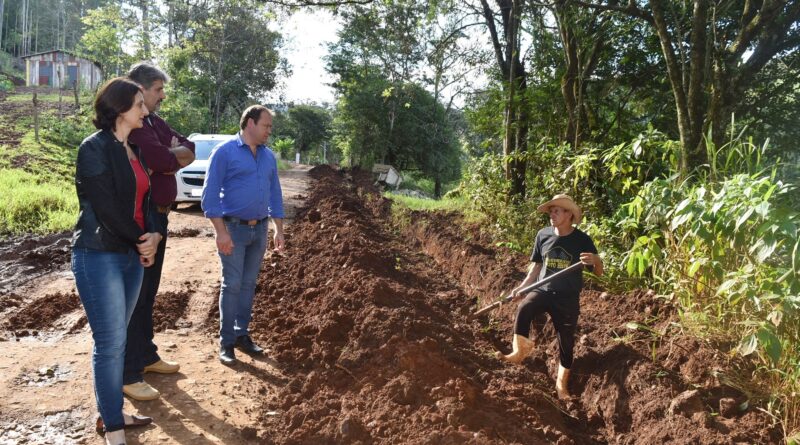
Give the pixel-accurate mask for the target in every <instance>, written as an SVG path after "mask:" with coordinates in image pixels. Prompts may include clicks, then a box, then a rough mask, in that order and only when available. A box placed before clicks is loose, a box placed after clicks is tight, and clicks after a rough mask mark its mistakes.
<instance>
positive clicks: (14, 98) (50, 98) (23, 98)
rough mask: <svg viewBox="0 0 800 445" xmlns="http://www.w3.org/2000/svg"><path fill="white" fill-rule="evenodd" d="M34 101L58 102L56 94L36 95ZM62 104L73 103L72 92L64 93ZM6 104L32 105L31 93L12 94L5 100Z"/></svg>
mask: <svg viewBox="0 0 800 445" xmlns="http://www.w3.org/2000/svg"><path fill="white" fill-rule="evenodd" d="M36 99H38V100H40V101H42V102H58V94H57V93H56V94H52V93H51V94H37V95H36ZM61 101H62V102H72V103H74V102H75V97H74V96H73V95H72V91H64V95H63V96H62V97H61ZM6 102H27V103H33V93H21V94H12V95H10V96H8V97H7V98H6Z"/></svg>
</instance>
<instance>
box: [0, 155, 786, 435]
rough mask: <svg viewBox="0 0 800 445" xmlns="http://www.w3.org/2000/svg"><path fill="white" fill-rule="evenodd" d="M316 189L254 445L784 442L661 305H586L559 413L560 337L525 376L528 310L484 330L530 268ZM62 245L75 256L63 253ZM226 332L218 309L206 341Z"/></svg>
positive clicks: (14, 318) (262, 336) (279, 283)
mask: <svg viewBox="0 0 800 445" xmlns="http://www.w3.org/2000/svg"><path fill="white" fill-rule="evenodd" d="M311 175H312V176H313V177H314V178H315V179H316V181H315V182H314V183H313V184H312V186H311V189H310V190H309V191H308V196H307V200H306V202H305V207H304V208H302V209H300V210H299V211H298V213H297V215H296V218H295V222H294V224H293V225H292V226H291V227H290V229H289V233H288V234H287V245H288V247H287V251H286V253H285V254H283V255H277V254H269V255H268V256H267V258H266V260H265V267H264V269H263V271H262V273H261V276H260V278H259V282H258V287H257V290H256V293H257V295H256V300H255V301H256V303H255V307H254V310H253V320H252V324H251V334H252V335H253V336H254V337H255V339H256V340H257V341H258V342H260V343H262V344H264V345H265V346H268V348H269V354H268V360H271V361H274V364H275V366H276V367H277V368H279V369H280V371H281V372H280V375H275V374H269V373H266V372H263V371H261V370H259V369H257V368H252V369H245V371H250V372H251V373H252V374H253V375H254V376H255V377H256V378H257V379H258V380H259V381H260V382H262V383H263V385H262V386H260V387H258V385H256V387H255V388H253V390H252V392H251V393H250V394H249V396H250V397H252V398H253V399H254V400H258V401H259V403H260V409H259V413H258V416H257V417H258V418H259V421H260V425H255V426H256V427H257V428H252V429H250V430H248V431H250V432H251V433H252V434H251V436H253V437H248V439H249V440H256V441H258V442H259V443H266V444H270V443H274V444H311V443H314V444H340V443H348V444H400V443H407V444H412V443H413V444H465V443H470V444H505V443H519V444H552V443H555V444H561V445H563V444H605V443H613V444H653V443H692V444H729V443H779V441H780V437H781V436H780V431H779V429H778V428H777V427H775V426H770V425H772V423H771V421H770V418H769V417H768V416H767V415H766V414H763V413H761V412H760V411H757V410H755V409H753V408H752V407H751V408H748V409H744V410H740V405H742V404H743V402H745V401H746V400H747V398H746V397H745V396H744V395H743V394H742V393H741V392H739V391H737V390H736V389H734V388H732V387H730V386H726V385H725V384H724V383H723V382H728V381H730V379H728V378H726V370H728V369H731V366H732V364H731V363H730V362H729V361H728V360H730V359H729V358H727V357H725V356H722V355H721V354H718V353H715V352H714V350H713V349H711V348H709V347H708V346H707V345H706V344H705V343H703V342H699V341H697V340H693V339H691V338H688V337H685V336H683V335H681V333H680V331H679V330H678V329H677V327H676V326H677V325H676V324H675V323H674V322H675V321H677V311H676V309H675V308H674V307H672V306H671V305H670V304H669V302H667V301H665V300H663V299H660V298H658V297H657V296H654V295H652V293H648V292H646V291H639V290H637V291H632V292H629V293H626V294H624V295H612V294H607V293H604V292H601V291H600V290H587V291H584V292H583V294H582V295H581V298H582V313H581V319H580V321H579V328H578V332H577V334H576V335H577V337H576V339H577V341H576V350H575V356H576V359H575V364H574V367H573V376H574V377H573V380H572V381H571V384H570V390H571V392H572V394H573V395H574V398H573V400H571V401H569V402H563V401H559V400H558V399H556V397H555V390H554V382H553V376H554V374H555V368H556V366H557V364H556V362H555V359H554V357H557V345H556V341H555V336H554V332H553V330H552V327H551V326H550V325H549V324H548V323H547V322H546V320H542V322H541V323H537V327H536V329H535V330H534V332H535V333H536V339H535V342H536V345H537V346H536V350H535V353H534V355H533V356H532V357H531V358H529V359H527V360H526V361H525V362H524V364H523V366H512V365H508V364H505V363H503V362H501V361H499V360H497V359H496V358H494V355H493V353H494V351H495V350H497V349H501V350H503V351H505V352H507V351H508V348H509V339H510V328H511V321H512V319H513V310H514V308H513V307H510V306H505V307H503V308H501V309H500V310H499V311H496V312H495V313H494V314H492V316H491V317H488V318H487V317H484V318H480V319H470V318H469V317H468V315H469V314H470V313H472V312H473V311H474V310H475V309H476V307H477V306H479V305H483V304H485V303H486V302H487V301H489V300H493V299H495V298H497V297H498V296H499V295H500V294H501V293H502V292H503V291H505V290H508V289H509V288H511V287H512V286H513V285H514V284H516V283H517V282H518V281H519V280H520V279H522V277H524V268H525V267H526V265H527V264H526V263H527V259H526V258H525V257H524V256H522V255H516V254H513V253H509V252H507V251H501V250H499V249H495V248H494V247H492V246H493V245H494V244H493V243H492V241H491V239H489V238H488V237H487V236H486V235H485V234H484V233H483V232H482V231H481V230H480V227H478V226H475V225H472V224H469V223H467V222H465V221H463V220H462V219H461V218H460V217H459V216H457V215H454V214H441V213H421V212H409V213H407V214H406V215H405V217H404V218H402V219H404V220H405V221H406V223H405V224H403V225H402V227H400V226H398V225H395V224H393V223H392V221H391V220H392V217H391V205H392V203H391V201H389V200H387V199H385V198H383V197H382V196H381V195H380V194H379V193H378V191H377V190H376V189H375V188H374V187H373V186H372V179H371V177H370V175H369V174H368V173H365V172H360V171H347V172H345V171H334V170H333V169H331V168H329V167H317V168H315V169H313V170H312V171H311ZM187 235H189V234H187ZM192 235H194V234H192ZM189 236H191V235H189ZM62 239H63V238H62ZM47 241H48V242H47V243H45V244H48V245H50V244H51V245H53V246H54V248H56V249H58V252H59V256H58V258H61V257H63V252H62V251H63V247H64V246H63V241H62V242H57V243H53V242H52V241H51V240H47ZM2 247H3V246H0V251H2V250H3V249H2ZM12 255H13V254H12V253H11V252H10V251H9V250H7V251H5V255H4V256H6V257H7V259H9V260H10V259H11V256H12ZM31 260H33V259H30V260H29V261H31ZM193 292H194V289H192V288H190V287H189V288H187V289H185V290H184V291H182V292H181V293H179V294H175V295H171V296H170V297H169V298H161V299H159V301H162V302H165V303H164V305H163V306H159V303H157V306H156V318H157V320H156V326H157V327H158V328H160V329H164V328H172V327H174V326H180V323H181V321H182V320H184V317H185V313H186V310H187V304H188V302H189V300H190V298H189V297H190V295H191V294H192V293H193ZM167 302H168V303H167ZM0 313H2V315H3V318H4V320H5V322H4V323H3V325H2V328H3V329H4V330H5V331H6V332H10V333H12V335H13V334H14V333H16V334H17V335H29V334H35V333H36V331H39V330H52V329H62V330H64V331H65V332H69V331H72V330H75V329H76V326H77V327H78V328H80V327H81V326H82V323H85V321H82V320H81V319H80V318H81V317H79V316H78V315H80V313H81V311H80V303H79V301H78V299H77V297H76V296H75V295H74V294H58V295H55V294H54V295H48V296H47V297H45V298H41V299H39V300H36V301H33V302H25V301H24V299H22V298H20V297H19V296H18V295H16V294H14V293H13V292H10V289H9V290H6V291H5V292H4V293H3V294H2V295H0ZM217 317H218V314H217V311H216V307H213V308H212V310H211V312H210V313H209V314H208V320H207V325H206V326H205V329H208V330H211V331H213V330H214V329H215V325H216V320H217ZM84 320H85V319H84ZM634 323H635V324H634ZM631 327H633V329H632V328H631ZM210 335H212V336H213V334H210ZM239 365H240V366H246V363H244V362H242V363H240V364H239Z"/></svg>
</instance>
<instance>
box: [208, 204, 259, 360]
mask: <svg viewBox="0 0 800 445" xmlns="http://www.w3.org/2000/svg"><path fill="white" fill-rule="evenodd" d="M225 227H226V228H227V229H228V233H229V234H230V236H231V240H233V253H231V254H230V255H223V254H222V253H219V259H220V262H221V263H222V285H221V286H220V291H219V337H220V345H221V346H233V345H234V344H235V343H236V338H237V337H241V336H243V335H249V332H248V325H249V324H250V317H251V312H252V310H253V296H254V294H255V292H256V279H257V278H258V272H259V270H261V261H263V260H264V252H266V251H267V233H268V226H267V221H266V220H264V221H261V222H259V223H258V224H256V225H254V226H248V225H246V224H239V223H237V222H227V221H226V222H225Z"/></svg>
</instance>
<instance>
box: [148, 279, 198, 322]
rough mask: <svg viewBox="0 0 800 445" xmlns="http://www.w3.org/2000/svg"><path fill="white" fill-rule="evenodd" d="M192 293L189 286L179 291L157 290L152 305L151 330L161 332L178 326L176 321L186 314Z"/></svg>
mask: <svg viewBox="0 0 800 445" xmlns="http://www.w3.org/2000/svg"><path fill="white" fill-rule="evenodd" d="M193 293H194V290H193V289H191V288H189V289H183V290H181V291H179V292H159V294H158V295H157V296H156V304H155V305H154V306H153V330H154V331H155V332H163V331H165V330H167V329H176V328H178V327H179V326H178V321H179V320H180V319H181V318H183V317H184V315H185V314H186V308H187V307H188V305H189V299H191V297H192V294H193Z"/></svg>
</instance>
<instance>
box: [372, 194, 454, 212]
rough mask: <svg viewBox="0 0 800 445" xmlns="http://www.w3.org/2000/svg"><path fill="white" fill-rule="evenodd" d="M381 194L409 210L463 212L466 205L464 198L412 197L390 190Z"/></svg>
mask: <svg viewBox="0 0 800 445" xmlns="http://www.w3.org/2000/svg"><path fill="white" fill-rule="evenodd" d="M383 195H384V196H385V197H387V198H390V199H392V200H393V201H394V202H398V203H400V204H402V205H403V206H405V207H407V208H409V209H410V210H424V211H426V212H435V211H457V212H462V213H463V212H464V211H465V209H466V207H467V202H466V200H465V199H464V198H446V199H424V198H412V197H410V196H403V195H396V194H394V193H392V192H386V193H384V194H383Z"/></svg>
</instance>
